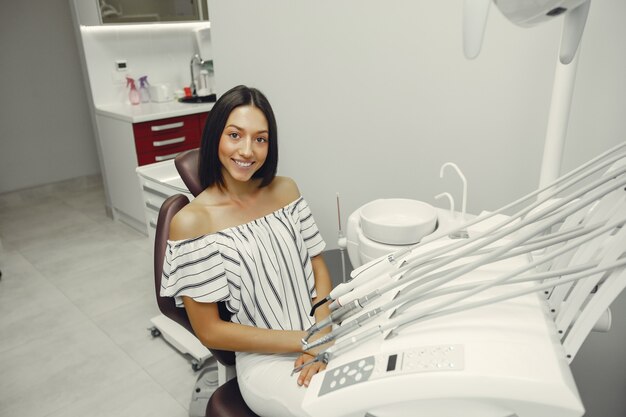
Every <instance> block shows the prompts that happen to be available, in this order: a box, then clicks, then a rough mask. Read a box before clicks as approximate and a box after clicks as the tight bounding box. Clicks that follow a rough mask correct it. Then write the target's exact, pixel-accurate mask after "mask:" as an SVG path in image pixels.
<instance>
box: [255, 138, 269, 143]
mask: <svg viewBox="0 0 626 417" xmlns="http://www.w3.org/2000/svg"><path fill="white" fill-rule="evenodd" d="M256 141H257V142H259V143H265V142H267V138H256Z"/></svg>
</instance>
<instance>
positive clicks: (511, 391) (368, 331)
mask: <svg viewBox="0 0 626 417" xmlns="http://www.w3.org/2000/svg"><path fill="white" fill-rule="evenodd" d="M523 204H525V206H524V207H522V208H521V209H518V210H517V211H516V212H515V214H513V215H511V216H507V215H505V214H504V213H505V212H506V211H507V210H511V209H513V208H515V207H517V206H520V205H523ZM494 220H495V223H494ZM625 223H626V143H622V144H620V145H618V146H616V147H614V148H613V149H611V150H609V151H607V152H605V153H603V154H602V155H600V156H598V157H596V158H594V159H593V160H591V161H589V162H588V163H586V164H584V165H582V166H580V167H579V168H577V169H575V170H573V171H572V172H570V173H569V174H566V175H564V176H562V177H561V178H558V179H557V180H555V181H554V182H553V183H551V184H549V185H547V186H544V187H542V188H540V189H538V190H536V191H534V192H532V193H530V194H528V195H526V196H524V197H522V198H520V199H518V200H516V201H515V202H513V203H511V204H508V205H506V206H504V207H502V208H500V209H498V210H496V211H494V212H492V213H487V214H484V215H481V216H478V217H477V218H475V219H473V220H470V221H467V222H463V223H462V224H460V225H458V226H457V227H456V228H455V229H454V230H452V231H451V230H437V231H436V232H434V233H432V234H431V235H428V236H426V237H424V238H423V239H422V240H421V241H420V242H419V243H418V244H416V245H413V246H411V247H409V248H403V249H401V250H399V251H397V252H395V253H392V254H391V255H387V256H384V257H381V258H380V259H376V260H373V261H371V262H370V263H368V264H366V265H363V266H362V267H360V268H358V269H357V270H355V271H353V273H352V279H351V280H350V281H348V282H347V283H344V284H340V285H339V286H337V287H336V288H335V289H334V290H333V291H332V292H331V294H330V296H329V297H328V299H327V300H325V301H326V302H332V303H331V310H332V311H331V314H330V316H329V317H328V319H326V320H325V321H323V322H319V323H316V324H315V325H314V326H312V327H311V328H310V329H309V330H308V333H307V336H306V337H305V338H304V339H303V341H302V343H303V349H305V350H309V351H313V352H319V353H317V356H316V357H315V359H314V360H313V361H323V362H325V363H327V369H326V371H325V372H323V373H322V374H320V375H319V376H318V377H317V378H314V380H313V382H312V384H311V386H310V387H309V388H308V390H309V391H308V392H307V396H306V398H305V409H307V411H308V412H309V413H311V415H312V416H314V417H316V416H322V415H323V416H338V417H339V416H342V417H352V416H354V417H357V416H358V417H362V416H364V415H365V416H375V417H386V416H388V417H400V416H409V415H428V416H451V415H456V414H454V413H455V412H458V410H459V409H463V411H464V414H463V415H466V416H474V415H476V416H478V415H481V416H494V417H508V416H519V417H525V416H528V417H538V416H546V417H548V416H550V417H553V416H564V417H569V416H581V415H582V413H583V412H584V408H583V406H582V403H581V402H580V398H579V397H578V394H577V392H576V388H575V384H574V383H573V378H572V376H571V374H570V371H569V368H568V364H569V363H570V362H571V360H572V358H573V357H574V356H575V354H576V352H577V351H578V349H579V348H580V346H581V345H582V343H583V341H584V340H585V338H586V336H587V335H588V334H589V332H590V331H591V330H593V329H596V330H606V329H608V327H610V321H611V316H610V310H609V306H610V304H611V302H612V301H613V300H614V299H615V298H616V297H617V296H618V295H619V293H620V292H621V291H622V290H623V289H624V288H625V287H626V227H624V224H625ZM461 230H465V231H468V232H469V235H468V237H467V238H466V239H454V238H453V237H451V234H453V233H454V232H456V231H461ZM327 327H330V328H331V330H330V331H329V332H328V333H325V334H319V332H320V330H322V329H325V328H327ZM330 342H334V344H331V345H329V343H330ZM529 352H533V354H529ZM504 357H507V358H508V359H509V361H504V359H503V358H504ZM420 358H422V359H423V360H422V359H420ZM503 361H504V362H503ZM516 361H519V362H520V363H521V364H523V365H520V366H516V365H514V362H516ZM495 364H498V366H496V365H495ZM305 365H306V364H305ZM298 369H299V368H296V369H294V371H297V370H298ZM542 387H543V388H542ZM542 389H546V390H548V392H549V393H550V394H549V395H544V394H545V393H542V392H540V391H541V390H542ZM381 390H383V391H381ZM381 392H384V393H385V394H388V395H380V393H381ZM376 393H378V394H379V395H376ZM337 395H339V397H338V396H337ZM490 396H493V397H490ZM339 398H341V401H339ZM357 398H358V399H359V401H357V400H356V399H357ZM360 399H367V400H360ZM352 400H354V401H352ZM339 403H340V404H341V405H338V404H339ZM421 413H424V414H421Z"/></svg>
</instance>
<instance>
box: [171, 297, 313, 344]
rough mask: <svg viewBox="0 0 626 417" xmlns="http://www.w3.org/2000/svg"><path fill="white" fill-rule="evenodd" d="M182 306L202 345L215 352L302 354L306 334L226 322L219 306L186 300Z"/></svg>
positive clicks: (184, 298)
mask: <svg viewBox="0 0 626 417" xmlns="http://www.w3.org/2000/svg"><path fill="white" fill-rule="evenodd" d="M183 303H184V304H185V310H187V315H188V316H189V321H191V326H192V327H193V331H194V333H195V334H196V337H197V338H198V339H199V340H200V342H201V343H202V344H203V345H204V346H206V347H208V348H213V349H220V350H232V351H237V352H259V353H290V352H302V344H301V342H300V341H301V340H302V338H303V337H304V336H305V334H306V332H304V331H299V330H269V329H260V328H258V327H253V326H247V325H244V324H239V323H232V322H229V321H224V320H222V319H221V318H220V315H219V310H218V307H217V304H216V303H199V302H197V301H194V300H193V299H191V298H189V297H186V296H184V297H183Z"/></svg>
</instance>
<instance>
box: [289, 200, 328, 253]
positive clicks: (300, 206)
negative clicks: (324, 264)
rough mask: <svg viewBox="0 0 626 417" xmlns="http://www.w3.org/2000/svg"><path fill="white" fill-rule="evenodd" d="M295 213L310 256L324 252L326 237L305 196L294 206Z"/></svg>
mask: <svg viewBox="0 0 626 417" xmlns="http://www.w3.org/2000/svg"><path fill="white" fill-rule="evenodd" d="M293 214H294V215H295V218H294V221H295V222H296V224H297V225H299V227H300V235H301V236H302V239H303V240H304V244H305V245H306V248H307V250H308V252H309V256H310V257H311V258H312V257H314V256H317V255H319V254H320V253H322V251H323V250H324V248H325V247H326V242H324V239H323V238H322V235H321V234H320V231H319V229H318V228H317V224H316V223H315V219H314V218H313V213H311V209H310V208H309V204H308V203H307V202H306V200H305V199H304V198H303V197H300V199H299V200H298V202H297V203H296V205H295V206H294V213H293Z"/></svg>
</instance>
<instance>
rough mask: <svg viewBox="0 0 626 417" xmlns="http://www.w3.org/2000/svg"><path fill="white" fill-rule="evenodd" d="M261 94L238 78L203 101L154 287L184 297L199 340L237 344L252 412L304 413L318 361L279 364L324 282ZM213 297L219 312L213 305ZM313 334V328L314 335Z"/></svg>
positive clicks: (311, 226)
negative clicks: (192, 163)
mask: <svg viewBox="0 0 626 417" xmlns="http://www.w3.org/2000/svg"><path fill="white" fill-rule="evenodd" d="M276 131H277V130H276V121H275V118H274V113H273V111H272V108H271V106H270V104H269V102H268V100H267V98H266V97H265V96H264V95H263V94H262V93H261V92H260V91H258V90H256V89H254V88H249V87H246V86H238V87H235V88H233V89H231V90H230V91H228V92H226V93H225V94H224V95H223V96H221V97H220V99H219V100H218V101H217V102H216V103H215V106H214V107H213V109H212V111H211V113H210V114H209V118H208V119H207V123H206V126H205V129H204V132H203V138H202V145H201V147H200V163H199V175H200V180H201V182H202V186H203V187H204V188H205V189H204V191H203V192H201V193H200V194H199V195H198V196H197V197H196V198H195V199H194V200H193V201H192V202H191V203H189V204H188V205H186V206H185V207H184V208H183V209H181V210H180V211H179V212H178V213H177V214H176V215H175V216H174V218H173V219H172V222H171V225H170V236H169V241H168V249H167V252H166V258H165V263H164V265H163V279H162V282H163V286H162V288H161V295H162V296H169V297H174V299H175V300H176V304H177V305H178V306H179V307H183V306H184V308H185V309H186V311H187V314H188V316H189V319H190V321H191V324H192V326H193V329H194V332H195V334H196V336H197V337H198V339H199V340H200V341H201V342H202V343H203V344H204V345H205V346H207V347H209V348H212V349H220V350H232V351H235V352H237V366H236V369H237V381H238V384H239V387H240V391H241V394H242V396H243V398H244V399H245V401H246V403H247V404H248V406H249V407H250V408H251V409H252V410H253V411H254V412H255V413H257V414H258V415H260V416H267V417H269V416H271V417H281V416H285V417H287V416H296V417H297V416H305V415H306V414H305V413H304V411H303V410H302V399H303V397H304V390H303V389H301V386H302V385H304V386H308V385H309V382H310V381H311V378H313V377H314V376H315V375H316V374H317V373H318V372H319V371H320V370H322V369H324V368H325V366H326V365H325V364H323V363H313V364H309V365H307V366H305V367H303V368H302V370H301V371H300V372H299V375H298V378H297V379H295V378H291V371H292V370H293V368H294V367H298V366H300V365H303V364H305V363H307V362H309V361H310V360H311V359H313V357H314V356H315V355H316V352H313V351H303V350H302V344H301V340H302V338H303V337H304V336H305V334H306V331H305V330H306V329H308V328H309V327H311V326H312V325H313V324H314V323H315V322H316V321H321V320H323V319H325V318H326V317H327V316H328V314H329V311H328V308H326V307H322V308H319V309H317V310H316V312H315V316H314V317H311V316H309V314H308V312H309V311H310V310H311V307H312V305H313V304H315V303H317V302H318V301H319V300H322V299H324V298H325V297H326V296H327V295H328V294H329V292H330V289H331V280H330V277H329V274H328V269H327V268H326V264H325V263H324V260H323V258H322V257H321V256H319V255H320V253H321V252H322V250H323V249H324V246H325V243H324V240H323V239H322V237H321V235H320V233H319V231H318V228H317V225H316V224H315V220H314V219H313V216H312V214H311V211H310V209H309V207H308V204H307V202H306V201H305V200H304V198H303V197H302V196H301V195H300V191H299V190H298V187H297V185H296V184H295V182H294V181H293V180H291V179H290V178H286V177H277V176H276V167H277V163H278V138H277V135H276ZM218 303H223V305H225V307H226V309H227V310H228V312H229V313H230V319H229V320H223V319H222V318H221V317H220V314H219V310H218ZM320 336H322V335H320Z"/></svg>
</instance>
